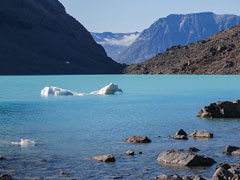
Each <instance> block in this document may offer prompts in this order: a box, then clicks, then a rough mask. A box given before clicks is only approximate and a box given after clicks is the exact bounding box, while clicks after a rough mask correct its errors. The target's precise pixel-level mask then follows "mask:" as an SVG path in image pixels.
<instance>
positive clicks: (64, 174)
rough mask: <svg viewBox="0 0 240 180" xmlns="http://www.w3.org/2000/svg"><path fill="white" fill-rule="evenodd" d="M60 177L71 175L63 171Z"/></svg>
mask: <svg viewBox="0 0 240 180" xmlns="http://www.w3.org/2000/svg"><path fill="white" fill-rule="evenodd" d="M60 175H63V176H67V175H69V173H67V172H64V171H61V172H60Z"/></svg>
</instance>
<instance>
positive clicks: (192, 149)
mask: <svg viewBox="0 0 240 180" xmlns="http://www.w3.org/2000/svg"><path fill="white" fill-rule="evenodd" d="M198 151H200V150H199V149H198V148H195V147H190V148H189V149H188V152H191V153H192V152H198Z"/></svg>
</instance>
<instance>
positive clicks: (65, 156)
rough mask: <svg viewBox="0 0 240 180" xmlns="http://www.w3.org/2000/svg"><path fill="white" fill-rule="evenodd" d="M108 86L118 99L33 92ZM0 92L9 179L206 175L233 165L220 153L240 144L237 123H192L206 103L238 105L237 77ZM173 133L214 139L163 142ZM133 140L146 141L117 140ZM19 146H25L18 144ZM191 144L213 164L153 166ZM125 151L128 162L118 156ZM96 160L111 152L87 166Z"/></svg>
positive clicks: (136, 79)
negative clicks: (207, 134)
mask: <svg viewBox="0 0 240 180" xmlns="http://www.w3.org/2000/svg"><path fill="white" fill-rule="evenodd" d="M110 83H114V84H117V85H118V86H119V88H121V89H122V90H123V94H121V93H117V94H115V95H95V94H94V95H93V94H92V95H91V94H88V95H85V96H49V97H43V96H41V94H40V93H41V90H42V89H43V88H44V87H46V86H55V87H61V88H64V89H68V90H71V91H73V92H82V93H85V92H92V91H96V90H99V89H101V88H103V87H104V86H106V85H108V84H110ZM0 87H1V88H0V123H1V125H0V155H2V156H3V157H4V159H3V160H0V174H3V173H7V174H10V175H12V176H13V178H14V179H80V180H87V179H90V180H105V179H111V178H112V177H119V178H120V177H122V178H121V179H123V180H140V179H142V180H148V179H154V177H156V176H158V175H160V174H175V173H177V174H179V175H181V176H183V175H198V174H201V175H202V176H203V177H212V175H213V173H214V171H215V166H216V165H217V164H218V163H224V162H227V163H230V164H231V163H237V162H238V163H239V162H240V157H238V156H227V155H225V154H222V152H223V151H224V150H225V147H226V145H234V146H240V131H239V130H237V129H238V128H240V119H228V120H224V119H200V118H197V117H196V114H197V113H198V112H199V110H200V109H201V108H202V107H203V106H205V105H209V104H210V103H212V102H215V101H223V100H230V101H233V100H237V99H240V76H197V75H192V76H173V75H160V76H145V75H140V76H131V75H92V76H85V75H82V76H1V77H0ZM179 129H184V130H185V131H186V132H187V133H191V132H192V131H194V130H208V131H211V132H212V133H213V134H214V138H212V139H210V140H193V139H191V138H189V139H188V140H186V141H180V140H174V139H171V138H170V137H169V136H170V135H173V134H175V133H176V132H177V131H178V130H179ZM134 135H137V136H147V137H148V138H150V139H151V140H152V142H151V143H149V144H129V143H125V142H123V139H125V138H128V137H130V136H134ZM21 139H22V140H21ZM24 140H26V141H24ZM21 141H23V142H32V143H29V145H28V144H26V146H21V145H20V144H21ZM12 142H20V143H15V144H14V143H12ZM191 146H194V147H197V148H198V149H200V151H199V152H198V154H202V155H206V156H209V157H211V158H213V159H214V160H215V161H217V163H216V164H214V165H213V166H211V167H201V168H187V167H177V166H176V167H175V166H166V165H162V164H159V163H158V162H157V157H158V155H159V154H160V153H161V152H163V151H165V150H169V149H183V150H184V151H185V152H187V150H188V148H189V147H191ZM129 149H131V150H134V151H135V155H134V156H127V155H125V152H126V151H127V150H129ZM138 152H142V154H138ZM104 154H113V155H114V156H115V158H116V162H115V163H103V162H97V161H92V160H91V158H92V157H93V156H97V155H104ZM61 171H63V172H67V173H69V175H61V174H60V172H61Z"/></svg>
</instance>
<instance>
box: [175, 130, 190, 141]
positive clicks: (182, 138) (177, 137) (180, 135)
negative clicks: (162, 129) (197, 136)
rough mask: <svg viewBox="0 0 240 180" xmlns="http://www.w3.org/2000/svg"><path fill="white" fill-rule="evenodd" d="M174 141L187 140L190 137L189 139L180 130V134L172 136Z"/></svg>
mask: <svg viewBox="0 0 240 180" xmlns="http://www.w3.org/2000/svg"><path fill="white" fill-rule="evenodd" d="M171 137H172V138H173V139H178V140H187V139H188V137H187V133H186V132H185V131H184V130H182V129H180V130H179V131H178V132H176V134H175V135H173V136H171Z"/></svg>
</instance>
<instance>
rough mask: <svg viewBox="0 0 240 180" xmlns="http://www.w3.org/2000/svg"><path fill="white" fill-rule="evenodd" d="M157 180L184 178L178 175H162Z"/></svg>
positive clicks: (178, 179) (180, 179)
mask: <svg viewBox="0 0 240 180" xmlns="http://www.w3.org/2000/svg"><path fill="white" fill-rule="evenodd" d="M155 180H182V178H181V177H180V176H179V175H177V174H174V175H165V174H162V175H160V176H157V177H155Z"/></svg>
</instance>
